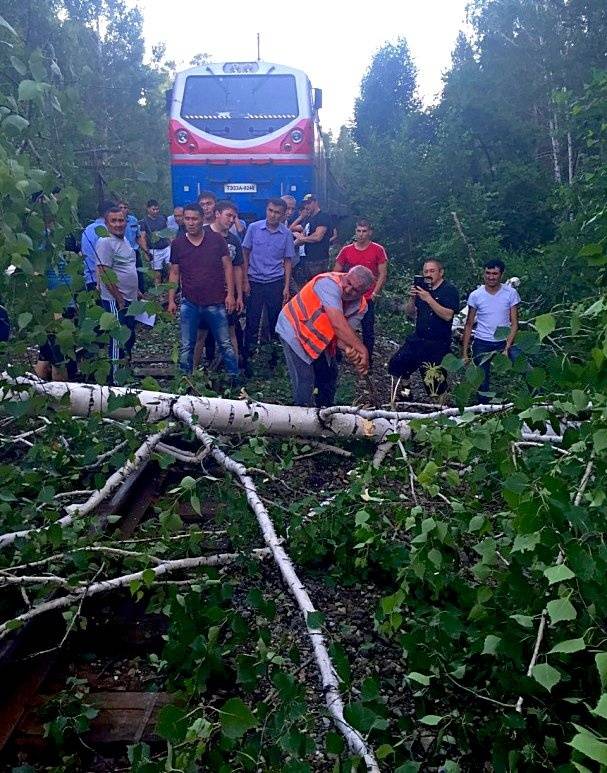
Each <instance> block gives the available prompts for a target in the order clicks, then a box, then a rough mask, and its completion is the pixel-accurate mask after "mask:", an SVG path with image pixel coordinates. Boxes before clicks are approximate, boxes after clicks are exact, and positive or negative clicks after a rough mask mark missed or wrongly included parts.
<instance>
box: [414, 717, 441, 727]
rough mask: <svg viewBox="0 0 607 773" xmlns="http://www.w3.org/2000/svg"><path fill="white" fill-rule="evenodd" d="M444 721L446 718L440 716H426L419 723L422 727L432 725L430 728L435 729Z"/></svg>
mask: <svg viewBox="0 0 607 773" xmlns="http://www.w3.org/2000/svg"><path fill="white" fill-rule="evenodd" d="M443 719H444V717H439V716H438V714H426V716H425V717H422V718H421V719H420V720H419V721H420V722H421V723H422V725H430V727H434V726H435V725H438V724H439V722H441V721H442V720H443Z"/></svg>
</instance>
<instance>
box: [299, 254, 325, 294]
mask: <svg viewBox="0 0 607 773" xmlns="http://www.w3.org/2000/svg"><path fill="white" fill-rule="evenodd" d="M328 270H329V258H322V259H321V260H306V258H302V259H301V260H300V261H299V263H298V264H297V266H296V267H295V282H296V283H297V285H298V286H299V289H300V290H301V288H302V287H303V286H304V285H305V284H307V283H308V282H309V281H310V280H311V279H314V277H315V276H318V274H324V273H325V272H327V271H328Z"/></svg>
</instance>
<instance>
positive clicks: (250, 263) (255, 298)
mask: <svg viewBox="0 0 607 773" xmlns="http://www.w3.org/2000/svg"><path fill="white" fill-rule="evenodd" d="M285 210H286V203H285V202H284V201H283V200H282V199H270V200H269V201H268V204H267V207H266V218H265V220H257V221H256V222H255V223H251V225H250V226H249V228H248V229H247V233H246V235H245V237H244V240H243V242H242V252H243V257H244V268H243V274H244V293H245V296H246V298H247V324H246V329H245V338H244V352H243V358H244V362H245V372H247V375H250V372H251V367H250V356H251V354H252V352H253V350H254V349H255V346H256V344H257V339H258V337H259V325H260V323H261V318H262V314H263V310H264V308H265V309H266V311H267V315H268V327H269V329H270V331H271V335H272V336H273V337H275V334H274V330H275V328H276V321H277V320H278V315H279V314H280V310H281V309H282V307H283V306H284V304H285V303H286V302H287V301H288V300H289V283H290V281H291V262H292V260H293V258H294V257H295V246H294V243H293V234H292V233H291V231H290V230H289V229H288V228H287V227H286V225H285V224H284V223H283V222H281V221H282V219H283V218H284V215H285ZM270 364H271V366H273V365H275V364H276V355H275V354H274V355H273V356H272V358H271V360H270Z"/></svg>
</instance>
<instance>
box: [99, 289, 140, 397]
mask: <svg viewBox="0 0 607 773" xmlns="http://www.w3.org/2000/svg"><path fill="white" fill-rule="evenodd" d="M101 305H102V306H103V308H104V310H105V311H109V312H110V313H111V314H113V315H114V316H115V317H116V319H117V320H118V322H120V324H121V325H122V326H123V327H126V328H127V329H128V331H129V336H128V338H127V339H126V341H119V340H118V339H117V338H114V337H113V336H111V337H110V342H109V346H108V356H109V359H110V373H109V376H108V383H109V384H110V385H112V384H113V383H114V380H115V378H116V372H117V369H118V363H119V360H124V359H125V357H130V356H131V351H132V349H133V346H134V345H135V317H134V316H132V315H130V314H128V310H129V306H130V305H131V304H130V301H127V303H126V306H125V307H124V308H123V309H119V308H118V304H117V303H116V301H115V300H114V299H112V300H111V301H105V300H102V301H101Z"/></svg>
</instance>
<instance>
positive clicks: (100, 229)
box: [95, 225, 110, 239]
mask: <svg viewBox="0 0 607 773" xmlns="http://www.w3.org/2000/svg"><path fill="white" fill-rule="evenodd" d="M95 233H96V235H97V236H98V237H99V238H100V239H101V238H102V237H104V236H109V235H110V232H109V231H108V230H107V228H106V227H105V226H104V225H96V226H95Z"/></svg>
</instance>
